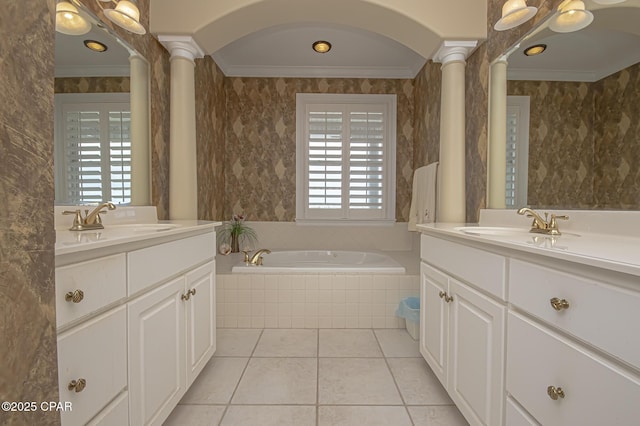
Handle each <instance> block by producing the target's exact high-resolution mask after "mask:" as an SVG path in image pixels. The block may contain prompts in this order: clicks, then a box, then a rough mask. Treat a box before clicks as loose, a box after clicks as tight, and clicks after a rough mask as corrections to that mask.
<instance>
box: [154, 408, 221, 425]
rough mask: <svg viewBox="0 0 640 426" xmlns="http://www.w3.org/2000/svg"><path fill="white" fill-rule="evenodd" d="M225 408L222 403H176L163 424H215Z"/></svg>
mask: <svg viewBox="0 0 640 426" xmlns="http://www.w3.org/2000/svg"><path fill="white" fill-rule="evenodd" d="M225 408H226V406H224V405H178V406H177V407H176V408H175V409H174V410H173V411H172V412H171V415H170V416H169V418H168V419H167V420H166V421H165V422H164V426H185V425H189V426H216V425H217V424H218V423H219V422H220V419H221V418H222V415H223V414H224V409H225Z"/></svg>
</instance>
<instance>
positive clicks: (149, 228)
mask: <svg viewBox="0 0 640 426" xmlns="http://www.w3.org/2000/svg"><path fill="white" fill-rule="evenodd" d="M179 227H180V225H176V224H174V223H129V224H126V225H106V226H105V229H123V230H126V231H127V232H135V233H140V232H163V231H169V230H171V229H176V228H179Z"/></svg>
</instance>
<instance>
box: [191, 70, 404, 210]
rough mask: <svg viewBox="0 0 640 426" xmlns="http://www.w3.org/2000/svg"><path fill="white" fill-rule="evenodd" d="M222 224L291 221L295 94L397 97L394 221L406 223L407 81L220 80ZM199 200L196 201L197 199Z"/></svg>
mask: <svg viewBox="0 0 640 426" xmlns="http://www.w3.org/2000/svg"><path fill="white" fill-rule="evenodd" d="M225 93H226V102H227V103H226V114H227V115H226V123H227V127H226V140H225V160H224V170H225V172H224V181H225V201H224V218H225V219H228V218H229V217H231V215H232V214H233V213H241V212H243V213H245V214H246V216H247V217H248V219H249V220H259V221H286V222H291V221H293V220H294V219H295V211H296V208H295V202H296V201H295V193H296V161H295V152H296V129H295V114H296V97H295V96H296V93H358V94H359V93H365V94H366V93H370V94H396V95H397V96H398V123H397V126H398V136H397V148H396V151H397V152H396V160H397V161H396V162H397V170H396V217H397V220H398V221H406V220H407V217H408V212H409V203H410V195H411V180H412V173H413V155H414V154H413V133H414V129H413V119H414V104H413V96H414V84H413V81H412V80H376V79H309V78H226V79H225ZM200 199H202V196H201V197H200Z"/></svg>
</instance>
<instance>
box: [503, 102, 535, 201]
mask: <svg viewBox="0 0 640 426" xmlns="http://www.w3.org/2000/svg"><path fill="white" fill-rule="evenodd" d="M529 103H530V100H529V97H528V96H507V144H506V145H507V146H506V156H507V158H506V160H507V170H506V180H505V204H506V208H517V207H522V206H526V205H527V185H528V173H529Z"/></svg>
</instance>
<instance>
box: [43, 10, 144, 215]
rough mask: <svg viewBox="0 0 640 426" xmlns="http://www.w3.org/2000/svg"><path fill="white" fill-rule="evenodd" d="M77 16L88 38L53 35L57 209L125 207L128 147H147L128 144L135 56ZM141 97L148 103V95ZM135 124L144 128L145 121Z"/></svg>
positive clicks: (96, 24)
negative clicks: (61, 206)
mask: <svg viewBox="0 0 640 426" xmlns="http://www.w3.org/2000/svg"><path fill="white" fill-rule="evenodd" d="M80 14H81V15H82V16H83V17H84V18H85V19H87V21H88V22H89V23H90V24H91V29H90V30H89V32H87V33H85V34H79V35H69V34H63V33H61V32H59V31H56V40H55V65H56V71H55V72H56V74H55V133H54V134H55V141H54V155H55V190H56V191H55V192H56V194H55V200H56V204H86V203H100V202H104V201H110V202H113V203H114V204H130V203H131V202H132V163H131V161H132V142H133V143H139V144H142V145H145V144H146V145H148V140H140V141H138V140H133V139H135V134H136V133H135V124H134V120H132V109H131V104H132V99H131V94H132V93H134V92H135V91H134V90H133V89H134V85H136V84H137V83H136V82H135V81H133V80H132V79H131V78H130V75H131V71H130V70H131V67H130V57H131V56H132V55H137V53H136V52H135V51H134V50H133V49H132V48H131V47H130V46H128V45H127V44H126V43H125V42H124V41H122V40H121V39H119V38H118V37H117V36H115V34H113V33H112V32H110V31H108V30H107V28H106V27H104V26H103V25H102V24H101V23H99V21H98V20H97V19H96V18H95V17H94V16H93V15H91V14H90V13H89V12H87V11H86V10H83V9H80ZM137 56H138V58H139V55H137ZM140 83H141V84H142V85H144V83H145V82H140ZM141 97H142V98H143V99H148V92H147V93H146V95H143V96H141ZM136 120H139V121H141V123H137V125H138V126H140V127H146V128H148V115H147V116H144V115H142V116H137V117H136ZM132 140H133V141H132ZM147 161H148V160H147ZM147 192H148V188H147Z"/></svg>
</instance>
